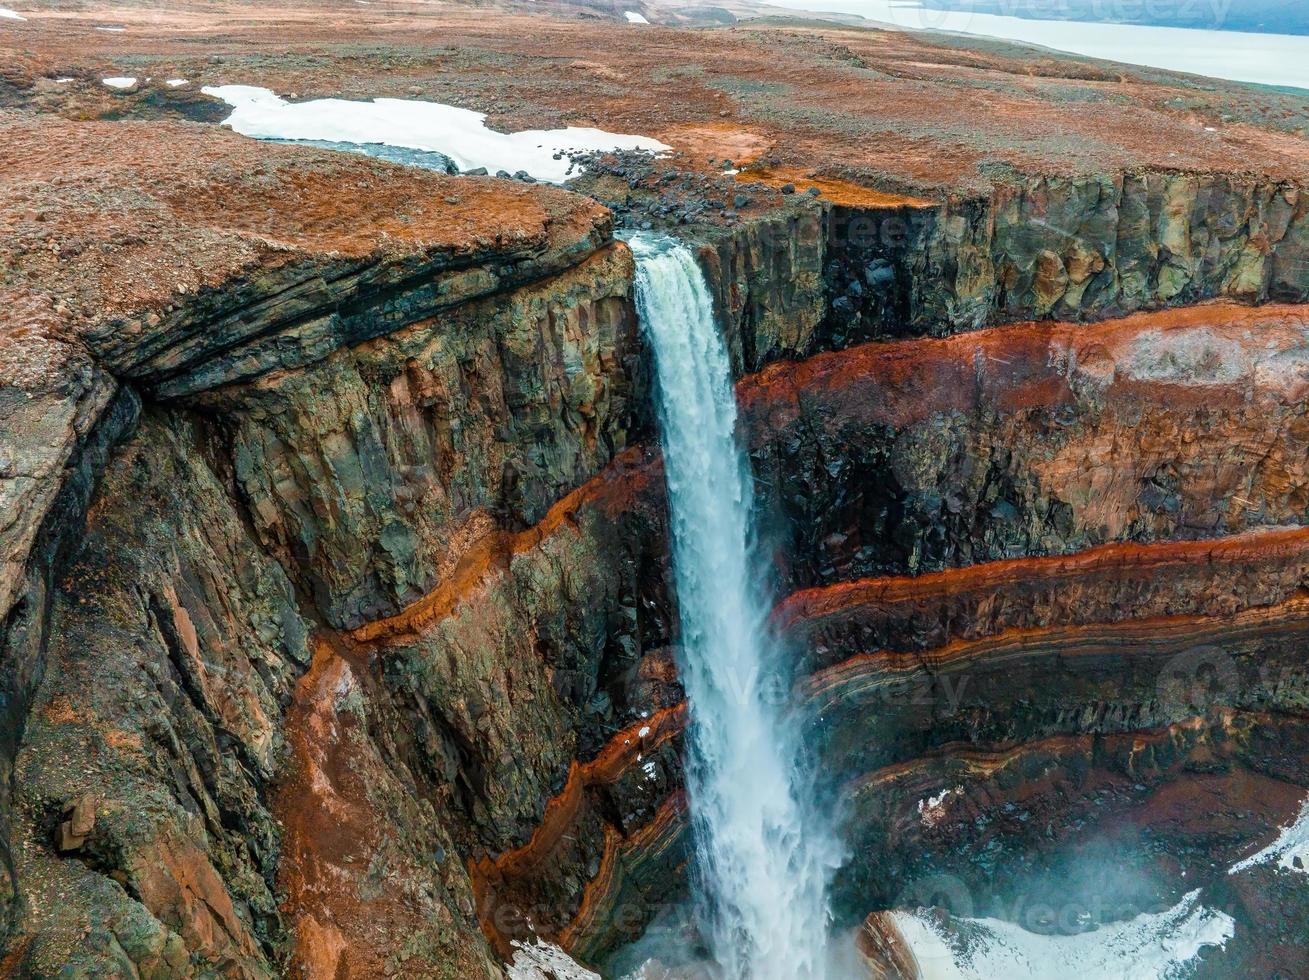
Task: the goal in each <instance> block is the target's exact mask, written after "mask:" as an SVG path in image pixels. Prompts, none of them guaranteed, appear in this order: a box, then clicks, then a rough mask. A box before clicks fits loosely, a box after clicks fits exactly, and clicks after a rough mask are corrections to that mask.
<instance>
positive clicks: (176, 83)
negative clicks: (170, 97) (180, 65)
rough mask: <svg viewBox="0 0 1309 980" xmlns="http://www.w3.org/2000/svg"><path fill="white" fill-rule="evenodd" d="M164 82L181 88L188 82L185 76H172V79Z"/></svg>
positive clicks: (169, 85)
mask: <svg viewBox="0 0 1309 980" xmlns="http://www.w3.org/2000/svg"><path fill="white" fill-rule="evenodd" d="M164 84H165V85H167V86H168V87H169V88H180V87H181V86H183V85H185V84H186V79H185V78H170V79H168V81H166V82H164Z"/></svg>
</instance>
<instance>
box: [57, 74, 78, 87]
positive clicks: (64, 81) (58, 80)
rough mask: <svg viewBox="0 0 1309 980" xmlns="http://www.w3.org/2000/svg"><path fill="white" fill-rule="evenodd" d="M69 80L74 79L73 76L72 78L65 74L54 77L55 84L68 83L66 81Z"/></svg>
mask: <svg viewBox="0 0 1309 980" xmlns="http://www.w3.org/2000/svg"><path fill="white" fill-rule="evenodd" d="M71 81H74V78H73V77H72V76H71V75H66V76H64V77H63V78H56V79H55V84H56V85H66V84H68V83H69V82H71Z"/></svg>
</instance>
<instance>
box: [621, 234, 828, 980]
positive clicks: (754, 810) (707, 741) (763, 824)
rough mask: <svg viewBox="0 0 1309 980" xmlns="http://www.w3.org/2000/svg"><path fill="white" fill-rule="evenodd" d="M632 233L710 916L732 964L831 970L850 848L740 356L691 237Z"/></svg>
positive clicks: (749, 968) (709, 929)
mask: <svg viewBox="0 0 1309 980" xmlns="http://www.w3.org/2000/svg"><path fill="white" fill-rule="evenodd" d="M631 246H632V251H633V252H634V253H635V255H636V259H637V275H636V298H637V307H638V310H639V312H640V315H641V322H642V328H643V329H644V330H645V332H646V336H647V337H648V339H649V341H650V343H651V345H652V347H653V348H654V355H655V366H656V373H657V377H658V389H659V422H660V428H661V434H662V441H663V455H664V468H665V472H666V479H667V484H668V508H669V516H670V522H671V528H672V548H673V565H674V569H675V574H676V581H677V598H678V606H679V615H680V620H681V651H682V652H681V661H680V664H679V667H680V670H681V677H682V682H683V684H684V685H685V687H686V693H687V698H688V701H689V702H690V706H691V727H690V730H689V731H690V737H689V739H688V743H689V744H688V747H687V755H688V758H687V789H688V791H689V795H690V801H691V819H692V824H693V827H694V832H695V841H696V852H697V859H698V860H697V865H698V866H697V874H696V875H695V876H694V877H695V882H696V888H697V896H696V897H697V907H698V910H699V912H700V915H701V926H702V929H703V931H704V934H705V938H706V940H707V941H708V943H709V944H710V947H711V951H712V953H713V955H714V958H715V960H716V961H717V962H718V964H719V966H720V967H721V969H722V972H723V974H724V976H725V977H726V978H727V980H745V978H749V980H823V978H825V977H826V976H827V973H828V971H827V966H826V955H827V937H828V920H829V918H830V916H829V912H828V902H827V885H828V882H829V879H830V877H831V874H832V872H833V871H834V870H835V867H836V865H837V863H838V860H839V857H840V850H839V847H838V846H837V845H836V843H835V841H834V839H833V837H832V835H831V834H830V833H829V832H828V831H827V829H826V823H825V821H823V820H821V819H820V817H819V815H818V814H817V813H815V812H813V811H814V807H813V805H812V804H813V799H812V794H811V792H810V789H809V782H808V779H807V778H806V775H805V772H804V768H803V766H802V765H801V764H800V756H801V752H800V746H799V744H798V739H797V738H796V735H795V730H794V728H793V726H792V725H791V723H790V720H789V718H788V712H787V709H786V704H785V700H786V698H785V692H786V691H788V690H789V683H786V681H787V680H788V677H787V675H786V674H785V673H783V672H781V671H780V667H781V665H780V664H779V663H778V662H777V661H778V657H777V652H776V645H775V644H774V642H773V640H772V637H771V635H770V633H769V630H768V625H767V609H768V607H767V604H766V602H765V591H764V590H763V589H762V588H761V587H760V584H759V583H760V582H761V581H763V579H764V575H763V574H762V568H761V566H760V564H759V563H757V562H756V560H755V555H754V551H753V548H752V542H753V534H752V524H753V493H752V486H751V478H750V473H749V468H748V466H747V462H746V458H745V455H744V453H743V452H742V450H741V448H740V447H739V446H738V444H737V441H736V399H735V394H734V391H733V386H732V373H731V364H730V361H729V359H728V355H727V350H726V347H725V346H724V343H723V340H722V337H721V336H720V335H719V332H718V329H717V326H716V325H715V323H714V316H713V306H712V303H711V302H710V297H709V291H708V288H707V287H706V285H705V281H704V277H703V275H702V273H701V271H700V268H699V266H698V265H697V264H696V261H695V259H694V257H693V256H692V255H691V253H690V251H689V250H688V249H687V248H686V247H685V246H683V245H681V244H679V243H677V242H674V241H671V240H668V239H656V238H652V237H648V236H635V237H634V238H633V239H632V240H631Z"/></svg>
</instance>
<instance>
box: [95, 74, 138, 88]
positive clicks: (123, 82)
mask: <svg viewBox="0 0 1309 980" xmlns="http://www.w3.org/2000/svg"><path fill="white" fill-rule="evenodd" d="M100 81H102V82H104V83H105V84H106V85H108V86H109V87H110V88H131V87H132V86H133V85H135V84H136V79H135V78H129V77H127V76H125V75H124V76H117V75H116V76H114V77H113V78H102V79H100Z"/></svg>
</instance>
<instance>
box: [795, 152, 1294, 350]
mask: <svg viewBox="0 0 1309 980" xmlns="http://www.w3.org/2000/svg"><path fill="white" fill-rule="evenodd" d="M825 237H826V241H827V245H826V250H825V256H824V276H825V281H826V287H827V292H828V297H829V313H828V316H827V319H826V321H825V322H824V324H823V325H822V326H821V327H820V328H819V330H818V331H817V335H818V336H819V337H821V338H824V339H825V341H826V344H825V348H824V347H820V346H815V347H812V348H810V349H808V350H806V351H805V353H816V352H817V351H818V350H820V349H836V348H838V347H844V346H849V345H851V344H853V343H858V342H861V341H864V340H869V339H873V338H875V337H876V338H886V337H905V336H922V335H930V336H942V335H945V334H948V333H953V332H956V331H959V330H972V329H977V328H979V327H984V326H987V325H990V324H995V323H1001V322H1006V321H1011V320H1024V319H1033V318H1045V317H1049V318H1052V319H1058V320H1075V321H1083V320H1087V321H1089V320H1101V319H1106V318H1112V317H1121V316H1124V315H1126V314H1129V313H1133V312H1135V311H1137V310H1153V309H1162V308H1165V307H1170V306H1181V305H1189V304H1194V303H1197V302H1201V301H1204V300H1209V299H1218V298H1223V299H1230V300H1236V301H1240V302H1249V303H1262V302H1283V303H1299V302H1304V301H1305V299H1306V282H1307V281H1309V199H1307V198H1306V197H1305V194H1304V192H1303V190H1302V189H1301V188H1299V187H1296V186H1293V185H1286V184H1279V183H1274V182H1269V181H1261V180H1258V179H1254V178H1249V179H1242V178H1236V177H1228V176H1221V175H1195V174H1185V173H1161V172H1142V173H1122V174H1116V175H1108V176H1090V177H1081V178H1062V177H1040V178H1036V177H1028V176H1024V175H1010V176H1009V177H1007V178H1005V179H1003V180H1000V181H998V182H997V189H996V191H995V192H994V194H993V195H992V196H991V197H990V198H988V199H982V200H977V199H971V198H950V199H948V200H947V201H946V202H944V203H943V204H942V205H940V206H939V207H937V208H921V207H918V208H914V207H887V208H850V207H842V206H834V207H832V208H831V209H830V213H829V216H828V220H827V228H826V235H825Z"/></svg>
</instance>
